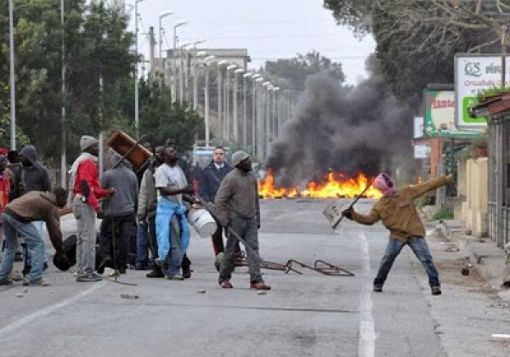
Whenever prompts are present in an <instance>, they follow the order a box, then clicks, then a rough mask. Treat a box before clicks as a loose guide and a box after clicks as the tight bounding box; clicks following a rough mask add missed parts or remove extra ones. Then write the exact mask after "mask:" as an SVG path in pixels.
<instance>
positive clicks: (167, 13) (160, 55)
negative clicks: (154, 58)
mask: <svg viewBox="0 0 510 357" xmlns="http://www.w3.org/2000/svg"><path fill="white" fill-rule="evenodd" d="M173 14H174V13H173V12H172V11H169V12H165V13H164V14H161V15H160V16H159V59H160V61H161V63H162V65H161V66H162V67H163V68H164V60H163V24H162V20H163V19H164V18H165V17H168V16H170V15H173Z"/></svg>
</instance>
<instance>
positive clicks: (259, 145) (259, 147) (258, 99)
mask: <svg viewBox="0 0 510 357" xmlns="http://www.w3.org/2000/svg"><path fill="white" fill-rule="evenodd" d="M263 82H264V78H262V77H259V78H257V79H255V90H256V96H255V97H256V106H257V108H256V116H255V130H254V133H252V134H253V135H254V138H255V145H256V154H257V155H256V156H257V159H258V160H259V161H262V135H260V134H261V132H262V129H261V126H262V125H261V123H262V98H263V95H261V94H263V93H262V90H263V89H262V83H263ZM257 84H260V87H257Z"/></svg>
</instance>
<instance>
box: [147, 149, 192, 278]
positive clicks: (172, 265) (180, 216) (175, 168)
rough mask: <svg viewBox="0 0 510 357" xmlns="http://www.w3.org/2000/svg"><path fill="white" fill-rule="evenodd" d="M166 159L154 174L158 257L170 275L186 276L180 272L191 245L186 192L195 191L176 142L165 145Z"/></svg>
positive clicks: (164, 153)
mask: <svg viewBox="0 0 510 357" xmlns="http://www.w3.org/2000/svg"><path fill="white" fill-rule="evenodd" d="M163 160H164V163H163V164H162V165H161V166H159V167H158V168H157V170H156V174H155V181H156V183H155V186H156V189H157V190H158V198H157V201H158V203H157V208H156V235H157V241H158V257H159V261H160V262H161V265H162V270H163V274H164V275H165V277H166V278H167V279H170V280H183V279H184V276H183V275H184V272H183V274H181V267H182V263H183V260H184V259H185V258H184V257H185V254H186V250H187V248H188V245H189V227H188V220H187V218H186V208H185V206H184V204H183V195H191V194H193V192H194V191H193V188H192V187H190V186H189V185H188V182H187V180H186V177H185V175H184V171H183V170H182V169H181V168H180V167H179V165H178V164H177V160H178V158H177V152H176V150H175V148H174V147H173V146H167V147H166V148H165V150H164V151H163ZM173 217H176V218H177V220H178V222H179V228H180V229H179V230H180V232H179V234H171V232H172V229H171V224H172V223H171V222H172V218H173ZM188 268H189V267H188ZM183 270H184V268H183Z"/></svg>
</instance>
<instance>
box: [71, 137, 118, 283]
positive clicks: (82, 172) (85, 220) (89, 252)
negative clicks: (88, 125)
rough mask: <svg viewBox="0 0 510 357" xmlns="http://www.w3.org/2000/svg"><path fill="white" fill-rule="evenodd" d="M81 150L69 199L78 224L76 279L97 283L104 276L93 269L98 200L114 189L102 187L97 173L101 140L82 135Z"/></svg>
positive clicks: (73, 166)
mask: <svg viewBox="0 0 510 357" xmlns="http://www.w3.org/2000/svg"><path fill="white" fill-rule="evenodd" d="M80 149H81V151H82V153H81V154H80V156H78V158H77V159H76V160H75V161H74V163H73V165H72V166H71V170H70V176H71V178H70V182H69V187H71V190H72V191H71V194H70V199H71V200H72V207H73V213H74V217H75V218H76V225H77V228H78V240H77V244H76V261H77V263H78V276H77V277H76V281H79V282H95V281H100V280H101V279H102V278H101V276H99V275H98V274H96V273H95V272H94V270H95V266H96V212H97V211H98V210H99V199H101V198H104V197H109V196H113V194H115V189H113V188H109V189H107V190H105V189H103V188H101V185H100V184H99V180H98V176H97V156H98V154H99V142H98V141H97V139H96V138H94V137H92V136H89V135H83V136H82V137H81V138H80Z"/></svg>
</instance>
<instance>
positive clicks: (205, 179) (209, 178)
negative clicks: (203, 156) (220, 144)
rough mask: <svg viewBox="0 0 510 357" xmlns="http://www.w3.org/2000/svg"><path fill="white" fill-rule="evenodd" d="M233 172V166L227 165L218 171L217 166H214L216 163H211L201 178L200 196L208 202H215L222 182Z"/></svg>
mask: <svg viewBox="0 0 510 357" xmlns="http://www.w3.org/2000/svg"><path fill="white" fill-rule="evenodd" d="M232 170H233V168H232V166H229V165H227V164H226V163H225V164H224V165H223V167H222V168H221V169H217V168H216V166H214V162H213V161H211V163H210V164H209V165H207V166H206V168H205V169H204V170H203V171H202V175H201V176H200V186H199V187H200V189H199V191H200V196H201V197H202V198H203V199H204V200H205V201H206V202H214V197H215V196H216V192H218V188H219V187H220V183H221V181H222V180H223V178H224V177H225V176H227V174H228V173H229V172H230V171H232Z"/></svg>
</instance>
